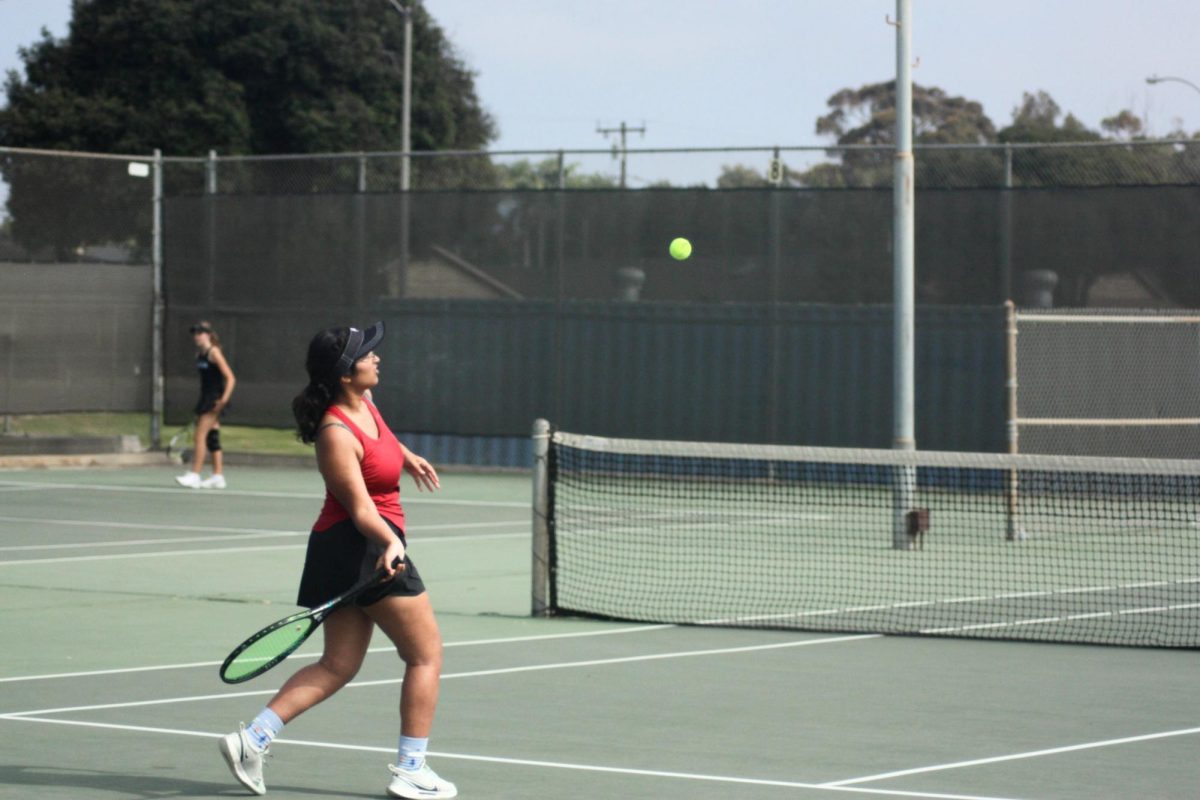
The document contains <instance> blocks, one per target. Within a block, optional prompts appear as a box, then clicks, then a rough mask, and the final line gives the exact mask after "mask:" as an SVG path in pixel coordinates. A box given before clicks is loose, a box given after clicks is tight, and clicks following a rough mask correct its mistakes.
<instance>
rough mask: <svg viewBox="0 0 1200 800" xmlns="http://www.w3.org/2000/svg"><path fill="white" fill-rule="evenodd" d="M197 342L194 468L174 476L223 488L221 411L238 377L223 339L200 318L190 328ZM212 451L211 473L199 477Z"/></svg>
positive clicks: (193, 484)
mask: <svg viewBox="0 0 1200 800" xmlns="http://www.w3.org/2000/svg"><path fill="white" fill-rule="evenodd" d="M191 334H192V342H193V343H194V344H195V345H196V370H197V371H198V372H199V373H200V400H199V401H198V402H197V403H196V410H195V412H196V440H195V447H194V449H193V451H192V468H191V469H190V470H189V471H188V472H185V473H183V474H182V475H179V476H178V477H176V478H175V480H176V481H178V482H179V485H180V486H188V487H191V488H193V489H224V488H225V475H224V464H223V459H222V456H221V414H222V413H223V412H224V411H225V409H226V408H227V407H228V406H229V397H230V396H231V395H232V394H233V386H234V384H235V383H237V379H236V378H234V376H233V370H232V369H230V367H229V362H228V361H226V360H225V355H224V353H222V352H221V343H220V339H219V338H218V337H217V334H216V331H214V330H213V327H212V325H211V324H210V323H208V322H205V321H204V320H201V321H200V322H197V323H196V324H195V325H193V326H192V327H191ZM208 453H212V475H210V476H209V477H207V478H201V477H200V470H202V469H204V458H205V455H207V454H208Z"/></svg>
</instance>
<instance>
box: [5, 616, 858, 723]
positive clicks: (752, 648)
mask: <svg viewBox="0 0 1200 800" xmlns="http://www.w3.org/2000/svg"><path fill="white" fill-rule="evenodd" d="M880 638H882V636H881V635H880V634H874V633H870V634H862V635H856V636H831V637H828V638H825V639H805V640H801V641H792V642H774V643H771V644H755V645H743V646H741V647H718V648H712V649H707V650H677V651H675V652H673V653H650V654H647V655H640V656H622V657H619V658H597V659H589V660H586V661H559V662H554V663H549V664H530V665H527V666H522V667H501V668H497V669H482V670H473V671H470V672H451V673H447V674H445V675H442V680H452V679H454V678H483V677H491V676H493V675H515V674H518V673H522V672H542V671H545V670H555V669H578V668H580V667H596V666H604V665H609V664H632V663H635V662H638V661H662V660H666V659H672V658H695V657H697V656H714V655H730V654H734V653H754V652H762V651H766V650H783V649H788V648H793V647H810V646H813V645H821V644H837V643H840V642H854V641H862V640H865V639H880ZM403 682H404V679H403V678H385V679H383V680H377V681H354V682H351V683H348V684H346V686H345V687H343V688H346V689H361V688H364V687H369V686H389V685H394V684H398V683H403ZM276 691H277V690H276V689H260V690H257V691H253V692H226V693H221V694H204V695H191V696H186V697H168V698H163V699H159V700H134V701H129V702H124V703H100V704H97V705H86V706H65V707H63V708H40V709H35V710H32V711H12V712H8V713H6V714H3V715H0V717H3V718H19V717H27V716H38V715H42V714H65V713H67V712H72V711H99V710H104V709H113V708H137V707H140V706H157V705H169V704H171V703H193V702H197V701H202V700H228V699H230V698H233V697H253V696H255V695H273V694H275V692H276Z"/></svg>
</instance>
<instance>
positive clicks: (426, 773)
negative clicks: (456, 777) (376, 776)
mask: <svg viewBox="0 0 1200 800" xmlns="http://www.w3.org/2000/svg"><path fill="white" fill-rule="evenodd" d="M388 769H390V770H391V771H392V782H391V783H389V784H388V788H387V791H388V794H390V795H391V796H392V797H403V798H406V800H422V798H442V797H458V789H457V788H456V787H455V785H454V784H453V783H451V782H450V781H448V780H445V779H443V778H439V777H438V774H437V773H436V772H434V771H433V770H432V769H431V768H430V766H429V764H428V763H424V764H422V765H421V766H420V767H419V768H418V769H413V770H408V769H401V768H400V767H394V766H392V765H391V764H388Z"/></svg>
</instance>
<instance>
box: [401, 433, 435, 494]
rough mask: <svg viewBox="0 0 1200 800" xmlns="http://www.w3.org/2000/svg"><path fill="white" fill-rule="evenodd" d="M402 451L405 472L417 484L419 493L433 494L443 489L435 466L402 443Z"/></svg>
mask: <svg viewBox="0 0 1200 800" xmlns="http://www.w3.org/2000/svg"><path fill="white" fill-rule="evenodd" d="M400 451H401V452H402V453H404V471H405V472H407V473H408V474H409V475H411V476H412V479H413V482H414V483H416V484H417V491H424V490H427V491H430V492H432V491H434V490H435V489H439V488H441V485H442V484H441V481H439V480H438V474H437V470H436V469H434V468H433V464H430V463H429V462H428V461H426V460H425V459H423V458H421V457H420V456H419V455H417V454H416V453H414V452H413V451H412V450H409V449H408V448H407V447H405V446H404V443H403V442H401V443H400Z"/></svg>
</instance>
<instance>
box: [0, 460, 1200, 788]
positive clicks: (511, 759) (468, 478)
mask: <svg viewBox="0 0 1200 800" xmlns="http://www.w3.org/2000/svg"><path fill="white" fill-rule="evenodd" d="M173 474H174V472H173V471H172V470H170V469H156V468H140V469H112V470H105V469H93V470H53V471H7V472H0V630H2V631H3V633H4V646H3V653H4V655H3V658H2V659H0V735H2V736H3V741H4V747H3V750H2V751H0V752H2V753H3V757H0V797H3V798H9V797H11V798H30V797H38V798H72V800H78V799H80V798H82V799H83V800H105V799H107V798H158V797H187V798H200V797H235V796H242V795H243V792H242V790H241V789H240V787H238V786H237V785H236V784H235V783H234V782H233V780H232V778H231V777H230V776H229V774H228V772H227V771H226V768H225V765H224V763H223V762H222V761H221V759H220V756H219V755H218V753H217V749H216V740H217V737H218V736H219V735H221V734H223V733H226V732H228V731H229V730H232V729H233V728H234V727H236V725H237V723H238V722H239V721H243V720H245V721H248V720H249V719H250V718H251V717H252V716H253V715H254V713H255V712H256V711H257V710H258V709H259V708H260V707H261V706H262V704H263V703H264V702H265V700H266V699H267V698H268V697H269V696H270V695H271V694H272V693H273V691H274V689H275V688H276V687H277V686H278V685H279V683H280V682H281V681H282V680H283V679H284V678H285V677H286V676H287V675H288V674H289V673H290V671H291V670H293V669H294V668H295V667H296V665H298V664H301V663H304V662H305V660H306V659H311V658H313V655H314V653H315V651H316V647H317V646H319V642H318V643H317V644H314V643H309V644H307V645H305V647H303V648H301V650H300V652H299V653H297V654H296V655H294V656H293V657H292V659H290V660H289V661H288V662H285V663H284V664H283V665H282V666H280V667H278V668H277V669H276V670H275V671H273V672H271V673H268V674H267V675H265V676H263V677H261V678H258V679H256V680H254V681H251V682H249V683H247V684H243V685H240V686H236V687H229V686H225V685H224V684H222V683H221V682H220V680H219V679H218V678H217V666H218V664H219V663H220V661H221V660H222V659H223V658H224V656H225V655H226V653H227V652H228V651H229V649H230V648H231V647H232V646H233V645H235V644H237V642H239V641H241V640H242V639H243V638H245V636H247V635H249V634H250V633H252V632H253V631H254V630H256V629H257V628H259V627H261V626H262V625H264V624H266V623H268V622H271V621H273V620H275V619H277V618H279V617H281V616H284V615H285V614H287V613H289V612H291V611H292V610H294V609H295V606H294V605H293V600H294V593H295V587H296V581H297V578H298V575H299V568H300V564H301V561H302V559H303V555H304V543H305V537H306V535H307V528H308V526H309V525H310V524H311V522H312V520H313V519H314V518H315V516H316V512H317V509H318V507H319V505H320V500H321V491H322V490H321V485H320V481H319V478H318V476H317V475H316V474H315V472H312V471H291V470H266V469H249V468H243V469H238V470H235V471H234V472H233V473H232V474H231V476H230V488H229V489H228V490H225V491H220V492H216V491H214V492H201V491H195V490H183V489H178V488H176V487H175V486H174V484H173V482H172V480H171V476H172V475H173ZM443 487H444V488H443V490H442V491H441V492H440V493H438V494H436V495H427V494H418V493H417V492H416V491H415V490H414V489H413V487H412V486H411V485H409V484H407V483H406V484H405V485H404V486H403V494H404V496H405V501H406V507H407V510H408V512H409V519H410V539H411V542H410V544H411V553H412V556H413V558H414V560H416V562H417V563H418V564H419V565H420V567H421V571H422V574H423V575H424V576H425V579H426V582H427V583H428V584H429V586H430V588H431V595H432V598H433V602H434V606H435V608H436V609H437V610H438V613H439V620H440V623H441V626H442V632H443V636H444V638H445V640H446V645H447V646H446V666H445V674H444V680H443V686H442V698H441V704H440V707H439V713H438V720H437V723H436V725H435V730H434V735H433V739H432V741H431V747H432V750H433V755H432V756H431V760H432V763H433V765H434V766H435V768H437V769H438V770H439V771H440V772H441V773H442V774H443V775H445V776H446V777H447V778H449V779H450V780H453V781H455V782H456V783H457V784H458V786H459V790H460V796H461V797H464V798H470V797H475V798H530V797H547V798H582V799H583V800H590V799H591V798H611V797H636V798H689V800H692V799H694V798H710V797H711V798H717V797H720V798H731V797H735V798H752V799H757V798H783V797H789V798H790V797H803V798H834V797H855V796H859V797H868V796H897V797H927V798H942V797H955V798H967V797H977V798H1001V797H1003V798H1053V799H1054V800H1067V799H1075V798H1078V799H1079V800H1083V798H1089V799H1091V798H1129V797H1155V798H1172V797H1179V798H1188V797H1194V796H1196V793H1197V791H1200V766H1198V764H1197V761H1196V759H1195V753H1196V747H1197V743H1198V741H1200V727H1197V726H1198V725H1200V723H1198V722H1197V720H1200V692H1197V691H1196V690H1195V687H1196V682H1195V675H1196V654H1195V652H1194V651H1190V650H1160V649H1140V648H1120V647H1112V648H1106V647H1094V646H1084V645H1049V644H1021V643H1012V642H992V641H968V640H943V639H936V638H929V639H921V638H908V637H884V636H876V635H871V634H865V635H864V634H859V635H845V634H838V633H833V632H828V633H819V634H809V633H798V632H789V631H774V630H733V629H723V628H707V627H677V626H670V625H656V624H637V623H608V622H598V621H590V620H584V619H572V618H557V619H533V618H530V617H529V616H528V611H529V603H530V601H529V594H530V561H531V558H530V527H531V525H530V517H531V514H530V495H531V489H530V481H529V478H528V477H527V476H518V475H501V476H496V475H477V474H453V473H451V474H447V475H445V476H444V480H443ZM764 525H767V526H769V525H770V521H769V520H768V521H766V522H764ZM613 535H623V534H622V533H621V532H618V531H614V533H613ZM926 552H928V553H930V554H931V555H934V554H936V553H937V552H938V551H937V550H936V548H934V549H931V550H928V551H926ZM887 555H888V554H887V553H886V552H885V553H884V554H883V557H887ZM936 557H937V558H942V559H943V560H944V559H945V558H948V557H944V556H936ZM930 563H937V562H936V561H934V560H931V561H930ZM945 563H947V564H949V563H951V562H949V561H946V562H945ZM318 638H319V634H318ZM400 674H401V665H400V662H399V660H398V659H397V658H396V656H395V655H394V653H392V652H390V648H389V647H388V646H387V645H386V642H384V641H383V638H382V637H381V636H380V637H377V641H376V642H375V643H374V645H373V648H372V653H371V655H370V656H369V657H368V659H367V662H366V664H365V666H364V668H363V670H362V672H361V673H360V674H359V676H358V677H357V678H356V680H355V681H354V683H353V684H352V685H351V686H349V687H347V688H346V689H345V690H343V692H342V693H341V694H339V695H338V696H337V697H335V698H334V699H332V700H331V701H329V702H328V703H326V704H324V705H322V706H319V707H317V708H316V709H314V710H313V711H312V712H310V713H309V714H307V715H305V716H303V717H301V718H300V719H299V720H297V721H296V722H294V723H293V724H292V725H290V726H288V727H287V728H286V729H285V730H284V732H283V734H282V737H281V739H280V740H279V741H278V742H277V744H276V745H275V746H274V747H273V748H272V753H273V755H272V758H271V759H270V760H268V762H267V775H266V777H267V786H268V795H267V796H268V797H276V798H306V799H311V798H319V797H331V798H332V797H338V798H346V797H383V796H384V786H385V785H386V782H387V770H386V764H387V763H389V761H391V760H393V759H394V755H395V754H394V746H395V738H396V733H397V714H396V704H397V702H398V695H399V692H398V680H399V675H400Z"/></svg>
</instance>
